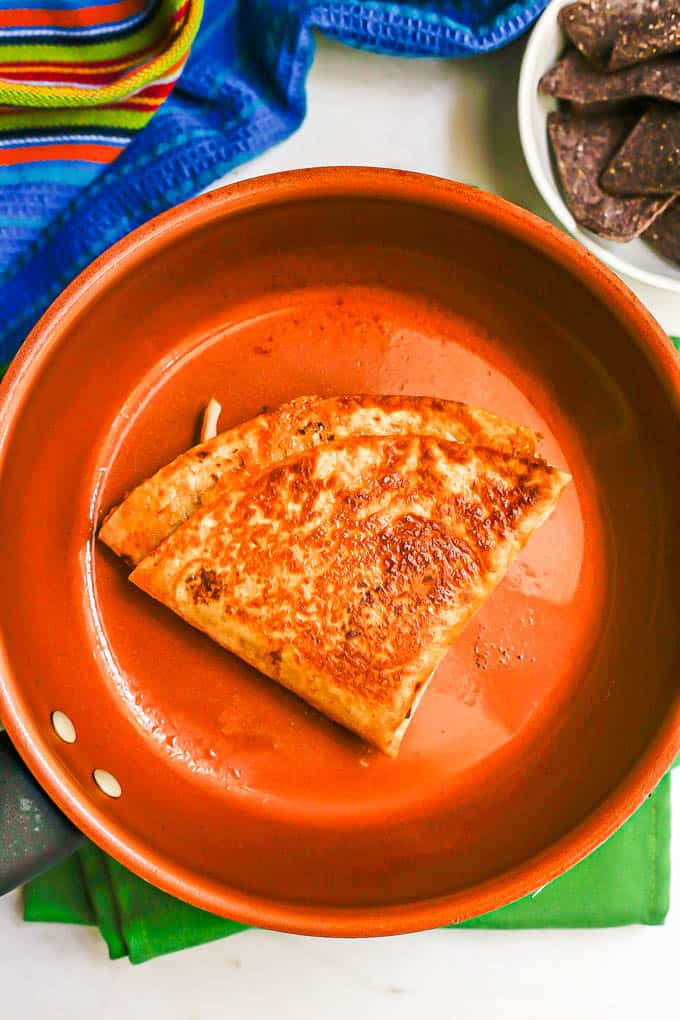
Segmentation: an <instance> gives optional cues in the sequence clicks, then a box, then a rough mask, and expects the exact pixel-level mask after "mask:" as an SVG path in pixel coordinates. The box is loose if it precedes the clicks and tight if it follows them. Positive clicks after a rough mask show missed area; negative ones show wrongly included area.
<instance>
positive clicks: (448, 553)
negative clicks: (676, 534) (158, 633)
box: [130, 435, 569, 755]
mask: <svg viewBox="0 0 680 1020" xmlns="http://www.w3.org/2000/svg"><path fill="white" fill-rule="evenodd" d="M568 481H569V476H568V475H566V474H565V473H564V472H561V471H558V470H557V469H555V468H552V467H550V466H549V465H548V464H546V463H545V461H543V460H541V459H540V458H537V457H535V456H534V455H530V456H527V455H524V454H515V453H512V452H500V451H498V450H491V449H489V448H488V447H473V446H469V445H467V444H461V443H454V442H449V441H447V440H444V439H437V438H434V437H432V436H419V435H398V436H397V435H392V436H376V435H373V436H353V437H349V438H346V439H342V440H335V441H333V442H330V443H326V444H322V445H319V446H317V447H315V448H313V449H310V450H307V451H306V452H305V453H302V454H301V455H298V456H296V457H292V458H290V459H288V460H286V461H283V462H281V463H279V464H276V465H274V466H273V467H270V468H269V469H268V470H267V471H265V472H264V473H263V474H260V475H258V476H256V477H253V476H252V475H246V476H244V477H239V478H236V479H234V480H233V481H232V484H231V486H230V487H229V488H227V489H225V490H224V491H223V493H222V494H221V495H220V496H219V498H218V499H216V500H215V501H214V502H212V503H211V504H210V505H209V506H206V507H204V508H202V509H200V510H197V511H196V512H195V513H194V514H193V516H192V517H190V518H189V520H188V521H186V522H185V523H184V524H183V525H182V526H181V527H178V528H177V529H176V530H175V531H174V532H173V534H172V535H170V536H169V537H168V538H167V539H166V540H165V541H164V542H163V543H162V544H161V545H160V546H159V547H158V548H157V549H156V550H155V552H153V553H152V554H151V555H150V556H148V557H147V558H146V559H144V560H143V561H142V562H141V563H140V564H139V565H138V567H137V568H136V570H134V571H133V573H132V574H131V575H130V580H131V581H133V583H134V584H136V585H138V586H139V587H140V588H142V589H143V590H144V591H146V592H148V594H149V595H152V596H153V597H154V598H155V599H158V601H160V602H162V603H163V604H164V605H166V606H168V607H169V608H170V609H172V610H173V611H174V612H175V613H177V614H179V616H181V617H182V618H183V619H184V620H186V621H187V622H188V623H190V624H192V625H193V626H194V627H197V628H198V629H199V630H201V631H203V632H204V633H205V634H207V635H208V636H209V637H211V638H213V640H215V641H216V642H218V644H220V645H222V646H224V648H226V649H228V650H229V651H231V652H233V653H235V654H236V655H238V656H240V657H241V658H242V659H245V661H246V662H249V663H250V664H251V665H253V666H255V667H256V668H257V669H259V670H260V671H261V672H263V673H265V674H266V675H267V676H269V677H271V678H273V679H274V680H276V681H277V682H278V683H280V684H282V685H283V686H284V687H287V688H289V689H290V690H292V691H294V692H295V693H296V694H298V695H299V696H300V697H301V698H303V699H304V700H305V701H307V702H309V704H311V705H313V706H314V707H315V708H317V709H319V711H321V712H323V713H324V714H325V715H327V716H329V717H330V718H331V719H334V720H336V721H337V722H339V723H341V724H342V725H343V726H345V727H347V728H348V729H350V730H353V731H354V732H356V733H358V734H359V735H361V736H362V737H363V738H364V739H366V740H367V741H369V742H371V743H373V744H375V745H376V746H377V747H379V748H381V749H382V750H383V751H384V752H385V753H386V754H389V755H396V753H397V751H398V749H399V745H400V743H401V740H402V738H403V735H404V732H405V730H406V727H407V726H408V723H409V721H410V719H411V717H412V715H413V712H414V710H415V707H416V705H417V703H418V701H419V699H420V697H421V696H422V694H423V692H424V691H425V688H426V687H427V684H428V682H429V680H430V677H431V676H432V673H433V672H434V670H435V669H436V668H437V666H438V665H439V663H440V662H441V660H442V658H443V657H444V655H445V654H446V651H447V649H448V648H449V646H450V645H451V642H452V641H453V640H454V639H455V638H456V637H457V635H458V634H460V632H461V630H462V629H463V627H464V626H465V624H466V623H467V622H468V621H469V620H470V618H471V617H472V616H473V615H474V614H475V613H476V612H477V610H478V609H479V607H480V606H481V605H482V603H483V602H484V601H485V599H487V598H488V597H489V595H490V594H491V592H492V591H493V590H494V588H495V587H496V586H497V585H498V584H499V582H500V581H501V579H502V578H503V576H504V574H505V572H506V570H507V568H508V566H509V564H510V563H511V561H512V560H513V559H514V557H515V556H516V555H517V554H518V553H519V551H520V550H521V549H522V547H523V546H524V544H525V543H526V542H527V540H528V539H529V537H530V536H531V534H532V532H533V531H534V530H535V529H536V528H538V527H539V525H540V524H542V522H543V521H544V520H545V519H546V518H547V517H548V515H549V514H550V513H551V511H552V510H553V509H554V507H555V505H556V503H557V500H558V498H559V495H560V493H561V491H562V489H563V488H564V487H565V485H566V484H567V483H568Z"/></svg>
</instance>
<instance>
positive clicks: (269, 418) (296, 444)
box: [99, 396, 538, 566]
mask: <svg viewBox="0 0 680 1020" xmlns="http://www.w3.org/2000/svg"><path fill="white" fill-rule="evenodd" d="M408 432H422V433H428V434H430V435H435V436H440V437H442V438H444V439H451V440H455V441H457V442H474V443H478V444H479V445H487V446H492V447H495V448H496V449H503V450H515V451H517V452H518V453H533V452H534V451H535V449H536V443H537V439H538V437H537V435H536V433H535V432H533V431H532V430H531V429H529V428H524V427H523V426H520V425H514V424H511V423H509V422H506V421H503V419H501V418H498V417H497V416H496V415H494V414H491V413H490V412H488V411H483V410H480V409H479V408H475V407H469V406H467V405H466V404H459V403H456V402H455V401H446V400H438V399H435V398H432V397H418V396H414V397H411V396H343V397H315V396H312V397H300V398H299V399H297V400H293V401H291V402H290V403H288V404H283V405H282V406H281V407H279V408H278V409H277V410H275V411H270V412H268V413H266V414H261V415H258V416H257V417H256V418H252V419H251V420H250V421H247V422H245V423H244V424H242V425H237V426H236V427H235V428H232V429H229V430H228V431H226V432H222V433H221V434H220V435H218V436H216V437H215V438H213V439H209V440H208V441H207V442H205V443H201V444H200V445H199V446H195V447H193V449H191V450H189V451H187V452H183V453H181V454H180V455H179V457H177V458H176V459H175V460H174V461H172V463H171V464H168V465H166V466H165V467H162V468H161V469H160V470H159V471H157V472H156V474H155V475H153V476H152V477H151V478H149V479H147V480H145V481H143V482H142V483H141V484H140V485H138V486H137V488H136V489H134V490H133V491H132V492H131V493H130V494H129V496H127V498H126V499H124V500H123V502H122V503H121V504H120V505H119V506H117V507H114V509H113V510H111V511H110V512H109V514H108V515H107V517H106V519H105V520H104V523H103V525H102V527H101V530H100V532H99V537H100V538H101V540H102V541H103V542H105V543H106V544H107V545H108V546H110V547H111V549H113V550H114V552H116V553H117V554H118V555H119V556H122V557H123V558H124V559H125V560H127V561H128V562H129V563H130V565H131V566H134V565H135V564H136V563H139V561H140V560H141V559H142V558H143V557H144V556H146V555H147V554H148V553H149V552H151V550H152V549H154V548H155V547H156V546H157V545H158V543H159V542H161V541H162V540H163V539H164V538H166V537H167V536H168V535H169V534H171V532H172V531H173V530H174V529H175V528H176V527H177V526H178V525H179V524H181V523H182V522H183V521H185V520H186V519H187V517H189V516H190V514H192V513H193V512H194V511H195V510H196V509H197V507H199V506H200V505H201V503H202V502H204V501H205V502H210V500H211V499H213V498H214V497H215V495H216V493H218V492H219V489H220V487H222V486H224V485H229V484H231V483H232V481H233V480H234V477H235V476H236V475H238V480H239V482H240V481H241V480H242V478H243V477H244V474H250V473H253V474H256V473H258V472H259V471H263V470H265V469H266V468H268V467H270V466H271V464H273V463H274V462H276V461H279V460H283V459H284V458H285V457H289V456H291V455H292V454H295V453H302V452H304V451H305V450H307V449H309V448H310V447H313V446H316V445H319V444H323V443H326V442H329V441H331V440H332V439H333V438H342V437H345V436H349V435H354V434H358V433H362V434H364V435H369V434H374V435H375V434H387V435H390V434H395V433H408Z"/></svg>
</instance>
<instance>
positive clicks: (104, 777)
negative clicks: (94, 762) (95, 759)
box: [92, 769, 123, 797]
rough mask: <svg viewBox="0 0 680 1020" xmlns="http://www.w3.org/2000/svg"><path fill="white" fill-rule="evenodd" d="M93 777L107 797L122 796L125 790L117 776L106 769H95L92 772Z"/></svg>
mask: <svg viewBox="0 0 680 1020" xmlns="http://www.w3.org/2000/svg"><path fill="white" fill-rule="evenodd" d="M92 778H93V779H94V781H95V783H96V784H97V786H98V787H99V789H100V790H101V791H102V793H105V794H106V796H107V797H120V795H121V793H122V792H123V791H122V789H121V786H120V783H119V782H118V780H117V779H116V777H115V776H112V775H111V773H110V772H107V771H106V769H95V770H94V772H93V773H92Z"/></svg>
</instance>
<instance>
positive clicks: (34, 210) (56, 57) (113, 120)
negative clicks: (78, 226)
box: [0, 0, 202, 263]
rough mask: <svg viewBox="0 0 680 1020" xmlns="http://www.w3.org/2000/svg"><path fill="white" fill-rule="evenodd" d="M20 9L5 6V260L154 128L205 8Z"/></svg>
mask: <svg viewBox="0 0 680 1020" xmlns="http://www.w3.org/2000/svg"><path fill="white" fill-rule="evenodd" d="M20 3H21V7H19V6H17V5H16V2H15V0H14V2H13V0H0V189H1V191H0V232H1V233H2V235H3V240H4V242H5V244H4V251H3V253H2V254H3V257H4V260H5V263H7V262H9V261H10V260H11V259H12V257H13V255H14V254H15V253H17V254H18V253H19V252H20V251H22V250H24V249H25V247H26V245H27V243H28V242H30V241H31V240H33V237H34V236H35V235H36V234H37V233H39V231H40V230H41V229H42V227H43V226H44V223H45V220H46V219H47V218H53V217H54V216H55V215H57V213H58V212H60V211H61V209H62V208H63V207H64V205H66V204H67V203H68V201H69V200H70V199H71V198H72V197H73V194H74V193H75V191H79V190H80V189H81V188H82V187H83V186H85V185H87V184H89V183H90V182H91V181H92V180H93V179H94V178H95V177H96V176H97V175H98V173H99V172H100V170H101V168H102V167H103V166H105V165H106V164H108V163H111V162H112V161H113V160H114V159H115V158H116V157H117V156H118V155H119V154H120V152H121V150H122V149H123V148H124V147H125V146H126V145H127V144H128V143H129V142H130V141H131V139H132V138H133V137H134V136H135V135H136V134H137V133H138V132H139V131H141V129H142V128H143V127H144V126H145V125H146V124H147V123H148V121H149V118H150V117H151V116H152V115H153V114H154V113H155V112H156V110H157V109H158V107H159V106H160V105H161V103H162V102H163V100H164V99H165V98H166V96H168V95H169V93H170V92H171V91H172V88H173V86H174V84H175V82H176V81H177V79H178V77H179V75H180V73H181V71H182V68H183V67H184V63H185V61H186V58H187V55H188V52H189V47H190V44H191V42H192V40H193V37H194V36H195V34H196V31H197V29H198V24H199V21H200V17H201V8H202V4H201V2H200V0H114V2H102V0H89V2H88V0H20ZM8 189H9V191H8ZM5 196H7V200H3V199H4V197H5Z"/></svg>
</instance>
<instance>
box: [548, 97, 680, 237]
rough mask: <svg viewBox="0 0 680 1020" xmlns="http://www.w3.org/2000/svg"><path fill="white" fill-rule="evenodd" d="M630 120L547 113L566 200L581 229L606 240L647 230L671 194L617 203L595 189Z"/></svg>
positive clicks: (665, 205) (616, 117) (632, 121)
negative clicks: (590, 231)
mask: <svg viewBox="0 0 680 1020" xmlns="http://www.w3.org/2000/svg"><path fill="white" fill-rule="evenodd" d="M634 123H635V117H632V118H631V117H628V116H621V115H616V116H610V115H607V114H605V115H601V116H597V117H592V116H591V117H583V116H579V115H578V114H574V113H551V114H550V115H549V116H548V135H549V137H550V143H551V146H552V150H553V154H554V156H555V162H556V164H557V171H558V174H559V177H560V181H561V184H562V191H563V193H564V197H565V201H566V203H567V205H568V206H569V209H570V210H571V213H572V215H573V217H574V219H575V220H576V222H577V223H579V224H580V225H581V226H582V227H586V228H587V229H588V230H592V231H593V233H595V234H598V235H599V236H600V237H604V238H607V239H609V240H611V241H630V240H632V239H633V238H634V237H638V236H639V235H640V234H641V233H642V232H643V231H644V230H647V228H648V227H650V226H651V225H652V223H653V222H654V220H655V219H656V217H657V216H659V215H660V213H662V212H663V210H664V209H665V208H666V207H667V206H668V205H669V204H670V203H671V202H672V201H673V196H672V195H660V196H656V195H655V196H635V197H631V198H622V197H619V196H614V195H609V194H608V193H607V192H606V191H604V190H603V189H602V187H601V186H600V175H601V173H602V170H603V169H604V168H605V167H606V166H607V165H608V164H609V162H610V160H611V158H612V156H613V155H614V153H615V152H616V151H617V150H618V149H619V147H620V146H621V143H622V142H623V141H624V139H625V138H626V135H627V134H628V132H629V131H630V129H631V127H632V126H633V125H634Z"/></svg>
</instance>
